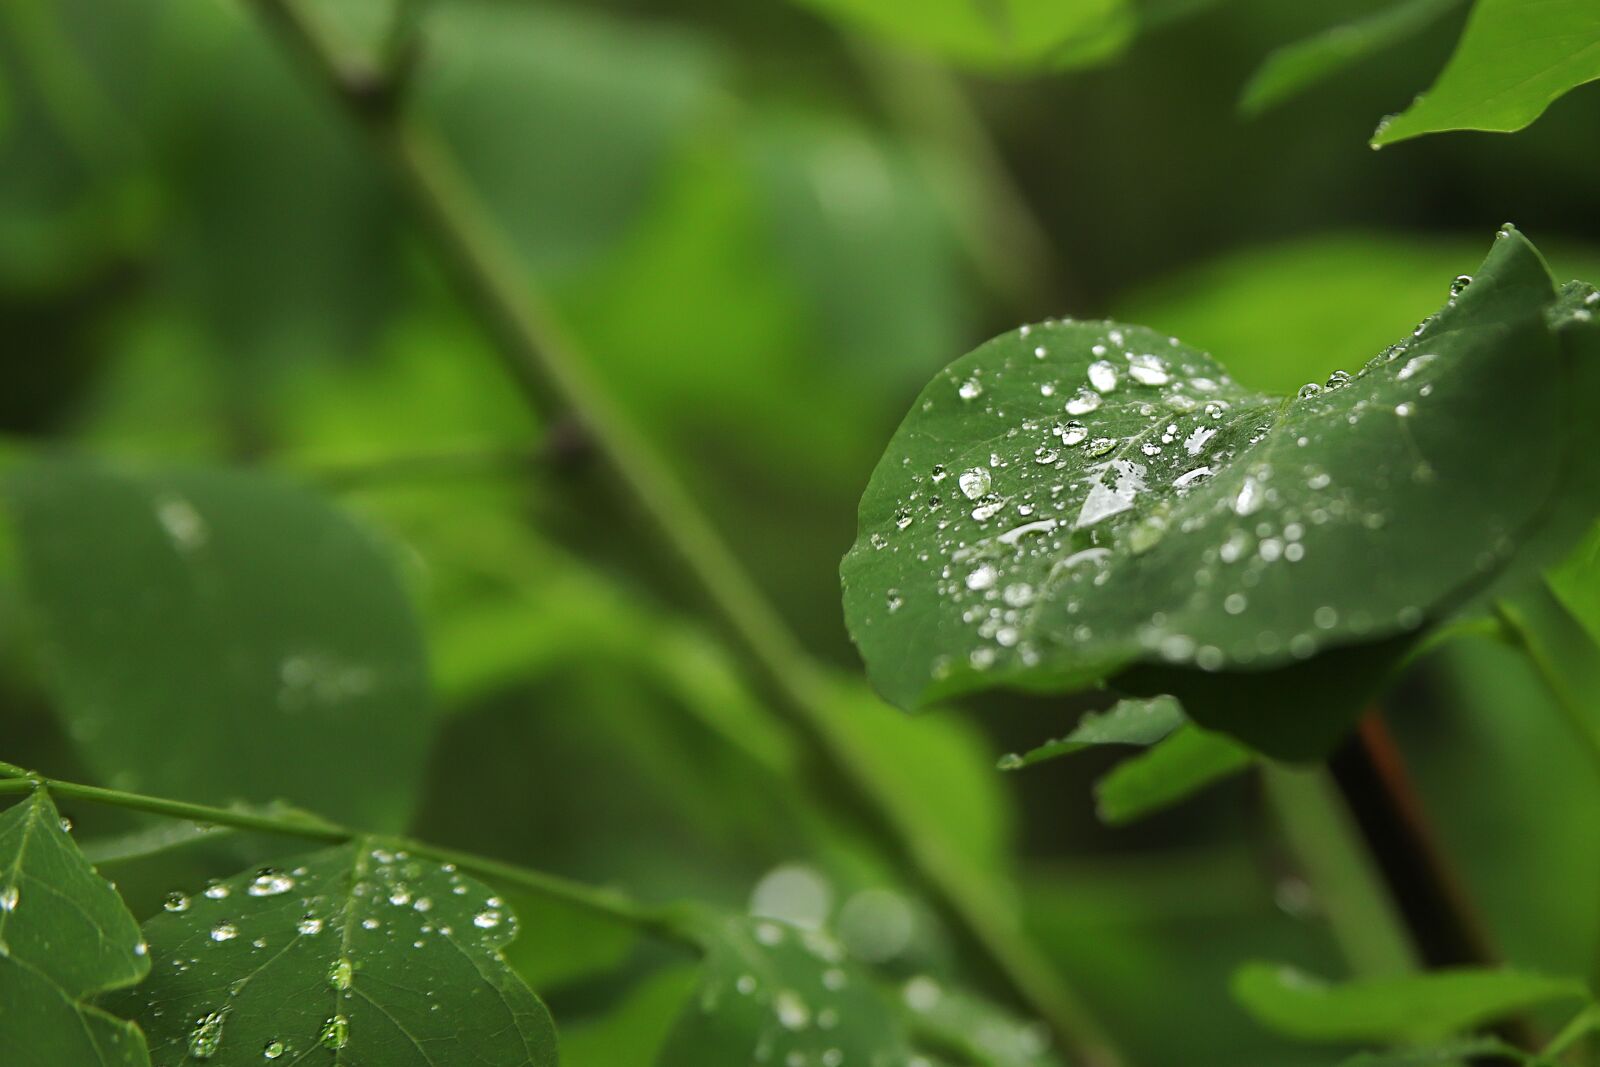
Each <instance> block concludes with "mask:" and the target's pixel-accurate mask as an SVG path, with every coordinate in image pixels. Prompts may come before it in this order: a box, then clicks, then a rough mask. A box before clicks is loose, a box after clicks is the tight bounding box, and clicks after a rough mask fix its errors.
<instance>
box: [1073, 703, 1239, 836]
mask: <svg viewBox="0 0 1600 1067" xmlns="http://www.w3.org/2000/svg"><path fill="white" fill-rule="evenodd" d="M1254 762H1255V756H1254V754H1253V753H1252V752H1251V751H1250V750H1249V749H1248V748H1245V747H1244V746H1243V745H1240V744H1238V743H1237V742H1235V741H1230V740H1229V739H1228V738H1226V737H1224V736H1222V735H1221V734H1214V733H1209V732H1207V731H1205V730H1202V729H1200V728H1199V727H1197V726H1184V727H1182V728H1180V729H1179V730H1178V731H1177V732H1176V733H1174V734H1173V735H1172V736H1170V737H1168V738H1167V739H1166V740H1164V741H1162V742H1160V743H1159V744H1157V745H1156V746H1155V747H1154V748H1152V749H1151V750H1150V751H1148V752H1145V753H1143V754H1141V755H1138V756H1135V757H1134V758H1133V759H1130V760H1126V761H1124V762H1122V763H1120V764H1118V765H1117V767H1116V769H1115V770H1113V771H1112V772H1111V773H1110V774H1108V775H1106V776H1105V777H1104V778H1102V779H1100V780H1099V781H1098V782H1096V783H1095V787H1094V795H1095V809H1096V810H1097V811H1098V812H1099V813H1100V818H1102V819H1104V820H1105V821H1106V822H1108V823H1112V824H1116V825H1120V824H1123V823H1130V822H1133V821H1134V820H1135V819H1141V818H1143V817H1144V816H1146V815H1150V814H1152V813H1154V812H1157V811H1160V810H1162V809H1163V808H1169V807H1171V806H1172V805H1174V804H1176V803H1178V802H1179V801H1181V800H1183V799H1185V798H1186V797H1188V796H1191V795H1192V794H1194V793H1195V792H1197V791H1199V790H1201V789H1204V788H1205V787H1206V786H1208V785H1211V784H1213V783H1215V782H1217V781H1220V780H1221V779H1223V778H1226V777H1228V776H1229V775H1232V774H1236V773H1238V772H1239V771H1242V770H1244V769H1245V768H1247V767H1249V766H1250V765H1251V764H1252V763H1254Z"/></svg>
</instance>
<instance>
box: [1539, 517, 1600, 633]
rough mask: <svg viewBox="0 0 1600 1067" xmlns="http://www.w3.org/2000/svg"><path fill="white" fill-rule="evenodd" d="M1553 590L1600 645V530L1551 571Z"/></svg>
mask: <svg viewBox="0 0 1600 1067" xmlns="http://www.w3.org/2000/svg"><path fill="white" fill-rule="evenodd" d="M1550 588H1551V590H1552V591H1553V592H1554V593H1555V595H1556V597H1557V599H1559V600H1560V601H1561V603H1562V604H1563V605H1565V606H1566V609H1567V610H1568V611H1570V612H1572V615H1573V618H1575V619H1577V620H1578V621H1579V622H1581V623H1582V624H1583V625H1584V627H1585V628H1586V629H1587V630H1588V631H1589V634H1590V636H1591V637H1593V639H1594V640H1595V641H1596V642H1600V527H1596V528H1595V529H1594V530H1592V531H1591V532H1590V534H1589V536H1588V538H1587V539H1586V540H1585V541H1584V542H1583V544H1581V545H1579V546H1578V548H1577V550H1576V551H1575V552H1573V554H1572V555H1571V556H1569V557H1567V559H1566V561H1565V562H1563V563H1562V564H1561V565H1560V566H1558V567H1557V568H1556V569H1555V570H1553V571H1551V572H1550Z"/></svg>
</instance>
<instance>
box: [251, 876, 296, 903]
mask: <svg viewBox="0 0 1600 1067" xmlns="http://www.w3.org/2000/svg"><path fill="white" fill-rule="evenodd" d="M293 888H294V879H293V878H290V877H289V876H288V875H287V874H282V873H280V872H278V871H270V870H268V871H262V872H261V873H260V874H258V875H256V877H255V880H254V881H253V882H251V883H250V885H249V886H248V887H247V888H246V889H245V892H246V893H249V894H250V895H251V896H253V897H275V896H278V895H279V894H282V893H287V892H288V891H289V890H291V889H293Z"/></svg>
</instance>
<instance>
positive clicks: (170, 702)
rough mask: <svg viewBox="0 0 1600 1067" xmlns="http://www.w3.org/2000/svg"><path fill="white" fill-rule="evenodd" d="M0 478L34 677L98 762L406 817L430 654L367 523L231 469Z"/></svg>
mask: <svg viewBox="0 0 1600 1067" xmlns="http://www.w3.org/2000/svg"><path fill="white" fill-rule="evenodd" d="M6 491H7V497H8V499H9V503H10V506H11V509H12V513H13V516H14V519H15V526H16V533H17V552H18V558H19V560H20V566H21V569H22V575H23V586H24V591H25V594H26V598H27V601H28V606H29V610H30V612H31V621H32V623H33V627H34V629H35V630H36V631H37V634H38V637H39V639H40V643H41V646H42V653H43V658H44V659H45V661H46V666H47V668H48V670H47V672H46V674H47V682H48V685H49V686H50V688H51V691H52V693H53V695H54V697H55V700H56V703H57V707H58V710H59V712H60V714H61V716H62V717H63V719H64V720H65V722H66V724H67V726H68V728H69V730H70V732H71V734H72V737H73V738H74V739H75V741H76V742H77V744H78V746H79V748H80V750H81V751H82V753H83V755H84V758H85V759H86V761H87V762H88V764H89V765H90V767H92V768H93V769H94V770H95V772H96V773H97V774H99V775H100V776H102V777H104V778H105V779H106V780H108V781H109V782H111V783H112V784H114V785H116V786H118V787H119V788H125V789H142V790H148V791H152V792H159V793H165V794H171V795H176V796H181V797H183V798H185V799H189V800H196V801H205V802H213V803H216V802H227V801H230V800H233V799H234V798H243V799H245V800H250V801H266V800H271V799H273V798H275V797H277V796H279V795H283V794H287V795H288V796H290V797H291V798H292V799H293V800H294V801H296V802H297V803H301V804H304V805H306V806H308V807H313V808H316V809H317V810H319V811H321V812H323V813H325V814H327V815H328V816H329V817H332V818H337V819H342V820H347V821H350V822H353V823H356V824H357V825H362V826H377V827H381V828H385V829H388V828H398V827H400V826H402V825H403V824H404V823H405V822H406V820H407V818H408V817H409V815H410V812H411V809H412V805H413V803H414V799H415V795H416V792H417V788H418V782H419V779H420V776H421V772H422V769H423V760H424V757H425V755H426V752H427V748H428V744H429V741H430V738H431V735H432V723H431V712H430V709H429V702H430V698H429V691H428V680H427V669H426V661H425V657H424V652H423V648H422V641H421V636H420V634H419V632H418V627H417V624H416V622H415V620H414V618H413V613H412V609H411V605H410V604H409V603H408V601H407V597H406V594H405V591H404V589H403V588H402V587H401V585H400V582H399V578H398V575H397V574H396V571H395V567H394V564H393V562H392V561H391V560H390V559H389V558H388V556H387V555H386V553H385V551H384V550H383V549H382V548H381V547H380V546H379V545H378V544H377V543H376V542H375V541H374V539H373V538H372V537H371V536H370V535H369V534H368V533H367V532H366V531H365V530H363V529H361V528H360V527H358V526H356V525H355V524H354V523H352V522H351V521H350V520H349V519H347V518H345V517H344V516H343V515H341V514H340V513H338V512H336V511H334V510H333V509H331V508H330V507H329V506H328V505H327V504H326V503H324V502H323V501H322V500H321V499H319V498H317V497H315V496H312V495H310V494H309V493H306V492H304V491H303V490H300V489H297V488H295V487H293V486H291V485H287V484H284V483H281V482H279V481H277V480H275V479H272V478H268V477H264V476H259V475H253V474H245V473H237V472H227V471H214V470H187V471H162V472H148V473H135V472H131V471H123V470H118V469H112V468H110V467H103V466H98V465H94V464H91V463H88V462H78V461H72V460H59V461H58V460H39V461H35V462H30V463H27V464H25V465H23V466H21V467H19V468H17V469H16V470H15V471H14V472H12V474H11V476H10V477H9V479H8V481H7V484H6Z"/></svg>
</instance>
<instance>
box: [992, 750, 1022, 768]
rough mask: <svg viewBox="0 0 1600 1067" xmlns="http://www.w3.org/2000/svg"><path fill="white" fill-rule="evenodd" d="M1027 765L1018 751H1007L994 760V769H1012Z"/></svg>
mask: <svg viewBox="0 0 1600 1067" xmlns="http://www.w3.org/2000/svg"><path fill="white" fill-rule="evenodd" d="M1026 765H1027V760H1025V759H1023V758H1022V754H1021V753H1019V752H1007V753H1006V754H1005V755H1004V756H1001V757H1000V758H999V759H997V760H995V761H994V766H995V769H996V770H1001V771H1014V770H1017V769H1019V768H1021V767H1024V766H1026Z"/></svg>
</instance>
